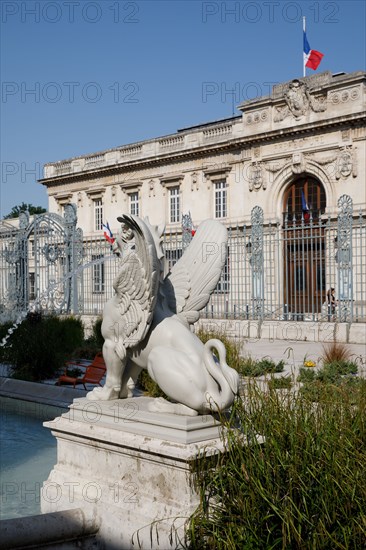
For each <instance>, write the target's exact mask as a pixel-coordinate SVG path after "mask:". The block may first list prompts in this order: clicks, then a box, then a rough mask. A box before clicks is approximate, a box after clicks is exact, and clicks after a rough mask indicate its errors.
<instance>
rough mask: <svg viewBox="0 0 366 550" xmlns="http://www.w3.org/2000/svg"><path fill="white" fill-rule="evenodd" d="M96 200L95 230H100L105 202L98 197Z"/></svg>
mask: <svg viewBox="0 0 366 550" xmlns="http://www.w3.org/2000/svg"><path fill="white" fill-rule="evenodd" d="M93 202H94V230H95V231H100V230H101V229H102V223H103V203H102V199H96V200H95V201H93Z"/></svg>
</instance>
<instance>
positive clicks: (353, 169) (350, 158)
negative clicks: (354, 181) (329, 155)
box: [336, 146, 357, 180]
mask: <svg viewBox="0 0 366 550" xmlns="http://www.w3.org/2000/svg"><path fill="white" fill-rule="evenodd" d="M355 157H356V155H355V150H352V148H351V147H350V146H349V147H347V146H346V147H343V148H342V150H341V152H340V153H339V155H338V159H337V169H336V178H337V180H339V179H341V178H343V179H346V178H348V176H350V175H351V174H352V176H353V177H354V178H355V177H356V176H357V162H356V158H355Z"/></svg>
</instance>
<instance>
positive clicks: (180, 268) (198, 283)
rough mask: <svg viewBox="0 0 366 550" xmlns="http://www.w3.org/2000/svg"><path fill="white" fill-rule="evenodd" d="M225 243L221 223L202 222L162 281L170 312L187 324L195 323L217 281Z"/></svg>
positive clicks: (220, 270) (221, 265) (223, 228)
mask: <svg viewBox="0 0 366 550" xmlns="http://www.w3.org/2000/svg"><path fill="white" fill-rule="evenodd" d="M227 240H228V236H227V230H226V228H225V227H224V226H223V225H222V224H221V223H219V222H217V221H215V220H206V221H204V222H203V223H201V225H200V226H199V228H198V230H197V232H196V234H195V236H194V238H193V239H192V241H191V243H190V244H189V246H188V248H187V250H186V251H185V252H184V254H183V256H182V257H181V259H180V260H179V261H178V262H177V263H176V264H175V265H174V266H173V268H172V271H171V273H169V275H168V276H167V277H166V278H165V280H164V285H163V289H162V291H163V294H164V296H165V298H166V300H167V301H168V306H169V308H170V309H171V310H172V311H173V312H174V313H176V314H178V316H180V317H183V318H184V319H185V320H186V321H187V322H188V323H190V324H192V323H195V322H196V321H197V320H198V318H199V312H200V310H201V309H203V308H204V307H205V306H206V305H207V303H208V301H209V299H210V296H211V293H212V292H213V290H214V289H215V287H216V285H217V283H218V281H219V279H220V276H221V272H222V269H223V267H224V265H225V260H226V255H227Z"/></svg>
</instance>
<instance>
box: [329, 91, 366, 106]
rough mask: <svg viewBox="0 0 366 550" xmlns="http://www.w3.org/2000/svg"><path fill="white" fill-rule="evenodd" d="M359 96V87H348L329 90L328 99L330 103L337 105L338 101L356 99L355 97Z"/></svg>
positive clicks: (344, 101) (343, 101)
mask: <svg viewBox="0 0 366 550" xmlns="http://www.w3.org/2000/svg"><path fill="white" fill-rule="evenodd" d="M359 97H360V89H359V88H348V89H343V90H339V91H336V92H330V93H329V96H328V100H329V101H330V103H333V104H334V105H338V104H339V103H346V102H347V101H356V100H357V99H359Z"/></svg>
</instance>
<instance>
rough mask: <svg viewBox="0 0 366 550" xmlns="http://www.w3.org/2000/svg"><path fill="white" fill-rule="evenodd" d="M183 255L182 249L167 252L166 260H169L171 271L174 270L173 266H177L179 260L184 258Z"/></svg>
mask: <svg viewBox="0 0 366 550" xmlns="http://www.w3.org/2000/svg"><path fill="white" fill-rule="evenodd" d="M182 254H183V251H182V249H181V248H176V249H175V250H166V251H165V258H166V259H167V260H168V268H169V271H171V270H172V267H173V265H174V264H176V263H177V261H178V260H179V258H181V257H182Z"/></svg>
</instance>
